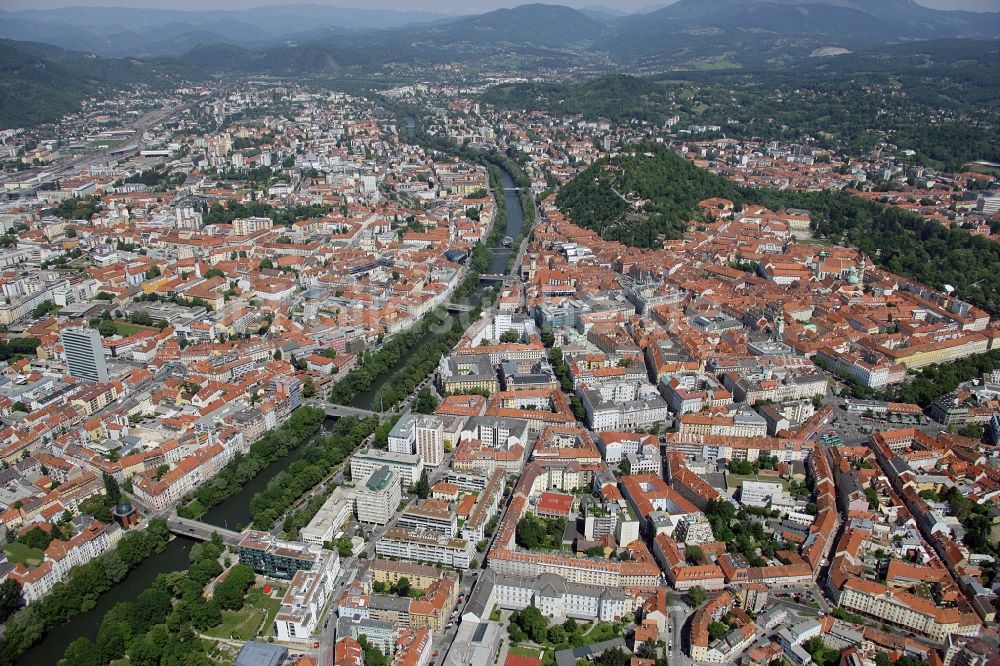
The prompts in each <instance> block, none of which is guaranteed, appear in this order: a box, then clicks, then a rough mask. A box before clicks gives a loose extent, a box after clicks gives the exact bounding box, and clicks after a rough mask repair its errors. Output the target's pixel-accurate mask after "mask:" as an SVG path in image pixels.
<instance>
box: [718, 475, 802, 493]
mask: <svg viewBox="0 0 1000 666" xmlns="http://www.w3.org/2000/svg"><path fill="white" fill-rule="evenodd" d="M744 481H763V482H765V483H780V484H781V485H782V487H783V488H784V489H785V490H788V481H787V480H786V479H779V478H778V477H776V476H768V477H760V476H754V475H753V474H729V473H727V474H726V485H727V486H729V487H730V488H737V487H739V486H742V485H743V482H744Z"/></svg>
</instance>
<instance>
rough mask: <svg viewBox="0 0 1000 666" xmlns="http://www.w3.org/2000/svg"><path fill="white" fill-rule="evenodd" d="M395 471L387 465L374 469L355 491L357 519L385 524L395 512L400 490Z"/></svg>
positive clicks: (399, 498)
mask: <svg viewBox="0 0 1000 666" xmlns="http://www.w3.org/2000/svg"><path fill="white" fill-rule="evenodd" d="M397 478H398V477H397V475H396V473H395V472H394V471H393V470H392V469H391V468H390V467H388V466H386V465H383V466H382V467H380V468H378V469H376V470H374V471H373V472H372V473H371V474H369V475H368V478H366V479H365V481H364V483H362V484H361V485H359V486H358V487H357V488H356V491H355V504H356V506H357V514H358V520H359V521H360V522H362V523H375V524H376V525H385V524H387V523H388V522H389V521H390V520H392V516H393V514H394V513H396V507H398V506H399V502H400V501H401V500H402V491H401V490H400V487H399V482H398V481H397Z"/></svg>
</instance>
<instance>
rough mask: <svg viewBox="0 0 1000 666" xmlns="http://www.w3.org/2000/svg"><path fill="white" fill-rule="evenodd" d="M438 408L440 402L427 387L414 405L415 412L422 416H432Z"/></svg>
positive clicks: (419, 394) (421, 390)
mask: <svg viewBox="0 0 1000 666" xmlns="http://www.w3.org/2000/svg"><path fill="white" fill-rule="evenodd" d="M437 407H438V400H437V398H435V397H434V395H433V394H432V393H431V390H430V389H429V388H427V387H426V386H425V387H424V388H422V389H420V392H419V393H418V394H417V399H416V401H414V403H413V411H415V412H418V413H420V414H432V413H433V412H434V410H435V409H437Z"/></svg>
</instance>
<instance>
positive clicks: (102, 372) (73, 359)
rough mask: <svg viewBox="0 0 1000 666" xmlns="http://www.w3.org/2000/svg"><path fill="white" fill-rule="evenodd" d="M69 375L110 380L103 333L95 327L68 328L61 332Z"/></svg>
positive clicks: (93, 379)
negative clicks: (102, 337) (103, 344)
mask: <svg viewBox="0 0 1000 666" xmlns="http://www.w3.org/2000/svg"><path fill="white" fill-rule="evenodd" d="M60 338H61V340H62V345H63V352H64V353H65V354H66V365H67V366H68V367H69V376H70V377H72V378H74V379H89V380H91V381H94V382H106V381H108V366H107V364H106V363H105V362H104V349H103V348H102V347H101V334H100V333H98V332H97V330H96V329H93V328H82V327H80V328H67V329H65V330H63V331H62V333H61V334H60Z"/></svg>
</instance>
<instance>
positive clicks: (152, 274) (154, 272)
mask: <svg viewBox="0 0 1000 666" xmlns="http://www.w3.org/2000/svg"><path fill="white" fill-rule="evenodd" d="M160 275H161V273H160V267H159V266H153V267H152V268H150V269H149V270H148V271H146V279H147V280H152V279H155V278H158V277H160Z"/></svg>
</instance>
